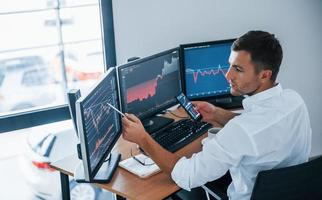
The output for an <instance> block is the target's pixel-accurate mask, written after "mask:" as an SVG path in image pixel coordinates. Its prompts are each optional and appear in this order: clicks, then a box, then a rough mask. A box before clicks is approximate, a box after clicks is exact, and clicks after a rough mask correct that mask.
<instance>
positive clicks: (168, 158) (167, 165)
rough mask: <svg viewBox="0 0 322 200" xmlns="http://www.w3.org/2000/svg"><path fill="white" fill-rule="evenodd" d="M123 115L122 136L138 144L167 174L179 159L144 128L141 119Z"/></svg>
mask: <svg viewBox="0 0 322 200" xmlns="http://www.w3.org/2000/svg"><path fill="white" fill-rule="evenodd" d="M125 115H126V117H123V119H122V124H123V138H124V139H125V140H128V141H130V142H134V143H136V144H138V145H139V146H140V147H141V148H142V149H143V150H144V152H146V153H147V154H148V155H149V156H150V157H151V158H152V160H153V161H154V162H155V163H156V164H157V165H158V166H159V167H160V168H161V170H162V171H163V172H165V173H167V174H168V175H170V174H171V172H172V169H173V168H174V166H175V164H176V163H177V161H178V160H179V157H178V156H176V155H175V154H174V153H171V152H169V151H167V150H165V149H164V148H163V147H162V146H161V145H159V144H158V143H157V142H155V141H154V140H153V138H152V137H151V136H150V135H149V134H148V133H147V132H146V131H145V130H144V127H143V125H142V123H141V121H140V120H139V119H138V118H137V117H135V116H134V115H132V114H125Z"/></svg>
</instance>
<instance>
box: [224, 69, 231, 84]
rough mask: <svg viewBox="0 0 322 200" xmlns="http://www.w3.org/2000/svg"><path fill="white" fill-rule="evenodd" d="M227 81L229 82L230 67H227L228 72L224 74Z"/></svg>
mask: <svg viewBox="0 0 322 200" xmlns="http://www.w3.org/2000/svg"><path fill="white" fill-rule="evenodd" d="M225 77H226V79H227V81H229V80H231V67H229V69H228V71H227V72H226V74H225Z"/></svg>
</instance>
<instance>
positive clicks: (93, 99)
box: [76, 68, 121, 180]
mask: <svg viewBox="0 0 322 200" xmlns="http://www.w3.org/2000/svg"><path fill="white" fill-rule="evenodd" d="M108 104H111V105H112V106H114V107H116V108H118V107H119V106H118V104H119V102H118V90H117V80H116V72H115V69H114V68H110V69H109V70H108V71H107V73H105V74H104V75H103V77H102V78H101V79H100V80H99V81H98V83H97V84H96V85H95V86H94V87H93V88H92V89H91V90H90V92H89V93H88V94H87V95H86V96H83V97H81V98H80V99H79V100H77V102H76V118H77V127H78V131H79V135H80V141H81V152H82V159H83V163H84V175H85V179H88V180H91V179H93V177H94V176H95V174H96V173H97V171H98V170H99V168H100V166H101V165H102V163H103V162H104V160H105V159H106V157H107V155H108V154H109V153H110V152H111V150H112V148H113V146H114V144H115V143H116V141H117V140H118V138H119V136H120V135H121V123H120V120H121V118H120V115H119V114H118V113H117V112H116V111H115V110H114V109H112V108H111V107H110V106H109V105H108Z"/></svg>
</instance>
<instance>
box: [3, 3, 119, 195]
mask: <svg viewBox="0 0 322 200" xmlns="http://www.w3.org/2000/svg"><path fill="white" fill-rule="evenodd" d="M100 1H101V2H100V5H99V4H98V1H97V0H77V1H75V0H25V1H18V0H4V1H2V2H1V7H0V25H1V37H0V44H1V45H0V152H4V153H3V154H0V169H2V171H3V172H5V173H2V174H1V175H3V176H1V177H2V179H1V180H2V182H1V181H0V187H1V188H2V189H3V190H2V191H4V192H2V193H1V197H2V198H4V199H21V198H28V197H29V195H30V194H29V193H30V192H31V191H34V190H31V189H30V187H32V188H33V189H35V188H36V189H40V190H44V189H45V190H46V187H45V185H44V184H42V183H43V181H44V180H47V182H48V183H49V184H48V185H50V187H48V189H49V190H48V191H47V190H46V191H38V190H36V192H37V191H38V192H40V193H33V194H32V195H33V196H32V197H31V199H34V198H49V199H55V197H57V199H59V198H60V194H59V193H57V191H56V189H57V188H58V189H59V188H60V186H59V185H58V184H57V183H58V182H59V175H58V174H56V175H57V176H55V177H51V178H55V183H54V182H53V181H51V180H52V179H47V178H45V177H42V179H40V178H39V177H38V176H39V175H40V176H43V175H45V174H48V173H42V172H41V173H38V175H36V173H34V172H35V171H34V170H35V169H34V167H35V166H36V167H38V168H42V167H46V166H47V165H42V164H41V163H40V164H39V163H38V160H36V161H37V162H33V161H34V160H33V159H32V158H36V159H38V158H39V156H37V155H36V156H34V157H31V159H30V157H29V158H28V159H29V160H27V162H23V163H25V164H26V163H27V164H29V165H28V166H29V167H25V166H24V165H23V164H22V163H21V162H20V159H21V158H22V157H24V155H22V154H23V153H25V152H28V151H27V150H26V149H25V147H26V146H28V145H29V144H35V145H38V143H39V141H38V139H39V138H40V139H43V138H47V136H46V135H45V136H44V134H47V133H48V132H50V133H53V132H57V133H54V135H56V136H59V137H57V138H58V139H56V140H57V141H58V142H56V144H55V145H56V146H57V144H61V141H65V142H66V141H68V144H69V146H70V149H71V150H75V148H74V145H73V142H75V141H74V140H72V141H71V140H70V138H69V139H66V137H71V136H75V134H74V133H72V134H64V133H63V132H62V131H61V130H59V128H62V127H64V126H62V125H61V124H59V125H55V126H54V128H53V127H47V126H50V124H49V123H52V122H58V123H61V122H62V121H63V120H66V119H68V118H69V117H70V116H69V110H68V107H67V105H66V100H65V93H66V90H67V89H68V88H81V89H86V88H88V87H90V85H91V84H92V83H93V82H95V80H96V79H97V78H98V77H99V76H100V75H101V74H102V73H103V72H104V66H103V63H104V62H103V56H105V60H107V63H108V66H114V65H115V48H114V29H113V16H112V12H111V11H112V1H111V0H100ZM58 5H59V6H58ZM103 7H104V9H103ZM100 10H103V13H102V15H103V18H104V20H103V22H102V23H103V24H101V23H100V14H99V11H100ZM106 11H107V12H106ZM82 13H86V15H84V14H83V15H82ZM59 22H60V23H59ZM101 26H105V27H106V30H107V31H108V33H104V34H105V35H104V38H106V39H107V41H109V43H106V42H105V44H104V45H105V48H106V46H107V47H108V52H109V54H107V55H103V51H102V48H103V46H102V42H103V41H102V37H101ZM104 29H105V28H104ZM103 31H104V30H103ZM106 44H107V45H106ZM62 123H64V122H62ZM43 124H45V125H43ZM68 124H69V125H68V126H69V127H72V126H71V122H70V121H68ZM38 125H43V126H46V128H44V129H43V130H45V131H43V130H42V131H39V130H38V129H37V127H36V126H38ZM29 127H30V128H29ZM25 128H28V129H25ZM57 128H58V129H57ZM64 130H65V128H64ZM69 130H70V129H69ZM30 133H34V134H30ZM60 134H61V135H60ZM51 138H53V137H48V139H51ZM59 138H61V139H59ZM74 139H75V138H74ZM29 140H30V141H33V143H30V141H29ZM75 140H76V141H77V139H75ZM26 141H27V142H26ZM48 141H50V140H48ZM59 141H60V142H59ZM26 144H28V145H26ZM62 145H63V146H62V147H57V148H58V149H62V148H65V147H66V145H64V144H62ZM58 146H59V145H58ZM29 150H30V148H29ZM36 150H37V149H36ZM67 151H68V150H67ZM37 152H38V151H37ZM57 153H61V155H60V156H65V154H66V149H64V151H56V150H53V152H52V153H51V154H50V155H56V154H57ZM55 159H56V158H55ZM26 169H32V170H31V171H28V170H27V171H26ZM21 170H23V171H26V172H27V174H28V176H25V175H24V173H22V171H21ZM39 170H47V169H46V168H44V169H39ZM36 171H37V170H36ZM28 172H32V173H28ZM49 172H51V171H49ZM28 177H29V178H31V179H32V180H33V181H34V180H37V183H41V184H40V186H38V185H37V184H36V185H35V184H30V183H29V184H28V186H26V182H25V180H24V179H26V180H28ZM12 180H14V183H15V184H13V183H12ZM48 180H50V181H48ZM17 191H18V192H17ZM84 192H86V191H84ZM49 193H50V195H55V196H48V194H49ZM34 195H36V197H35V196H34ZM100 196H101V194H100ZM103 197H104V196H103ZM105 199H106V198H105Z"/></svg>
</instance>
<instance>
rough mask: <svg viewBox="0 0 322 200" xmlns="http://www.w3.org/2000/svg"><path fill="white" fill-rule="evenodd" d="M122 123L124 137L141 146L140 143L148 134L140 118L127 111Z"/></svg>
mask: <svg viewBox="0 0 322 200" xmlns="http://www.w3.org/2000/svg"><path fill="white" fill-rule="evenodd" d="M122 125H123V132H122V135H123V138H124V139H125V140H128V141H130V142H134V143H136V144H138V145H139V146H140V144H139V143H140V142H142V141H143V138H144V136H146V134H147V132H146V131H145V129H144V127H143V125H142V123H141V121H140V119H139V118H137V117H136V116H135V115H133V114H127V113H125V117H123V118H122Z"/></svg>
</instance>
